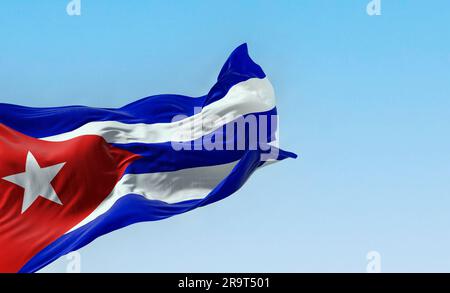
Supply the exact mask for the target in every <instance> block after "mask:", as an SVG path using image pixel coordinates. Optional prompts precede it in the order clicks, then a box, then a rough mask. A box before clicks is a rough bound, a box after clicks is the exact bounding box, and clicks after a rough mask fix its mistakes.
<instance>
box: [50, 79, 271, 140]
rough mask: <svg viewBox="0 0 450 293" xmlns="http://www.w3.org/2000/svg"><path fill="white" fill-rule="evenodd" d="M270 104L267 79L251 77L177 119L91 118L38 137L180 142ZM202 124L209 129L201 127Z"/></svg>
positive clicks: (263, 109)
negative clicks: (124, 120) (130, 121)
mask: <svg viewBox="0 0 450 293" xmlns="http://www.w3.org/2000/svg"><path fill="white" fill-rule="evenodd" d="M274 107H275V94H274V91H273V87H272V85H271V83H270V82H269V80H268V79H267V78H264V79H259V78H252V79H249V80H246V81H243V82H240V83H238V84H236V85H234V86H233V87H232V88H231V89H230V90H229V91H228V93H227V94H226V95H225V96H224V97H223V98H222V99H220V100H218V101H216V102H214V103H212V104H209V105H207V106H206V107H204V108H203V109H202V111H201V112H200V113H198V114H195V115H193V116H190V117H188V118H185V119H182V120H180V121H176V122H170V123H155V124H145V123H138V124H126V123H122V122H117V121H94V122H89V123H87V124H85V125H83V126H81V127H80V128H77V129H75V130H73V131H70V132H66V133H62V134H58V135H54V136H50V137H45V138H42V140H47V141H65V140H68V139H72V138H75V137H78V136H81V135H100V136H102V137H103V138H104V139H105V140H106V141H107V142H108V143H133V142H139V143H160V142H168V141H176V142H184V141H191V140H194V139H197V138H200V137H202V136H204V135H206V134H208V133H211V132H213V131H214V130H216V129H218V128H219V127H221V126H223V125H224V124H226V123H229V122H231V121H233V120H235V119H236V118H238V117H240V116H242V115H246V114H250V113H257V112H265V111H269V110H271V109H273V108H274ZM205 125H208V126H209V129H204V126H205Z"/></svg>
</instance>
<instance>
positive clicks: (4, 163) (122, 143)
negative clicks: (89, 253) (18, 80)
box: [0, 44, 295, 272]
mask: <svg viewBox="0 0 450 293" xmlns="http://www.w3.org/2000/svg"><path fill="white" fill-rule="evenodd" d="M276 118H277V116H276V108H275V98H274V91H273V88H272V86H271V84H270V82H269V81H268V79H267V78H266V76H265V74H264V72H263V71H262V69H261V68H260V67H259V66H258V65H257V64H255V63H254V62H253V61H252V60H251V59H250V57H249V56H248V52H247V46H246V45H245V44H244V45H241V46H240V47H238V48H237V49H236V50H235V51H234V52H233V53H232V54H231V56H230V57H229V59H228V60H227V61H226V63H225V65H224V66H223V68H222V70H221V72H220V74H219V77H218V81H217V83H216V84H215V85H214V86H213V88H212V89H211V90H210V92H209V93H208V94H207V95H205V96H202V97H196V98H193V97H186V96H181V95H157V96H150V97H147V98H144V99H141V100H138V101H136V102H134V103H131V104H129V105H126V106H124V107H122V108H119V109H100V108H90V107H84V106H69V107H59V108H29V107H23V106H16V105H10V104H0V162H1V167H0V247H1V249H0V271H2V272H34V271H37V270H39V269H40V268H42V267H43V266H45V265H47V264H49V263H50V262H52V261H54V260H55V259H57V258H58V257H60V256H61V255H64V254H67V253H69V252H70V251H73V250H77V249H79V248H81V247H83V246H84V245H86V244H88V243H90V242H91V241H93V240H94V239H95V238H97V237H99V236H101V235H103V234H106V233H109V232H111V231H113V230H116V229H119V228H121V227H124V226H127V225H130V224H132V223H136V222H141V221H154V220H161V219H164V218H167V217H171V216H173V215H176V214H180V213H184V212H187V211H189V210H192V209H195V208H197V207H201V206H205V205H208V204H210V203H213V202H215V201H218V200H220V199H223V198H225V197H227V196H229V195H231V194H232V193H233V192H235V191H236V190H237V189H239V188H240V187H241V186H242V185H243V184H244V183H245V181H246V180H247V179H248V177H249V176H250V175H251V174H252V172H254V171H255V170H256V169H258V168H260V167H261V166H263V165H266V164H268V163H272V162H275V161H279V160H283V159H285V158H287V157H295V154H293V153H289V152H286V151H283V150H280V149H279V148H278V139H277V119H276ZM230 129H231V130H230Z"/></svg>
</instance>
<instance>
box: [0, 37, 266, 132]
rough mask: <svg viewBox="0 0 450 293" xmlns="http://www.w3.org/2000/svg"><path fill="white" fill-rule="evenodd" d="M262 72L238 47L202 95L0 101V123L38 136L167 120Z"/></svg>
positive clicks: (206, 103)
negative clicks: (101, 102)
mask: <svg viewBox="0 0 450 293" xmlns="http://www.w3.org/2000/svg"><path fill="white" fill-rule="evenodd" d="M255 77H256V78H264V77H265V74H264V72H263V71H262V69H261V67H259V66H258V65H257V64H256V63H254V62H253V61H252V60H251V58H250V57H249V55H248V50H247V45H246V44H243V45H241V46H239V47H238V48H237V49H236V50H235V51H234V52H233V53H232V54H231V55H230V57H229V58H228V60H227V61H226V63H225V65H224V66H223V68H222V70H221V72H220V74H219V78H218V81H217V83H216V84H215V85H214V86H213V88H212V89H211V90H210V92H209V93H208V94H207V95H205V96H202V97H198V98H193V97H188V96H181V95H156V96H150V97H147V98H143V99H141V100H138V101H136V102H134V103H131V104H128V105H126V106H124V107H122V108H118V109H108V108H91V107H85V106H68V107H54V108H30V107H24V106H17V105H10V104H3V103H0V123H3V124H5V125H7V126H8V127H10V128H12V129H14V130H16V131H19V132H22V133H24V134H26V135H28V136H31V137H36V138H42V137H47V136H53V135H57V134H61V133H64V132H68V131H71V130H74V129H77V128H79V127H81V126H82V125H84V124H86V123H88V122H92V121H111V120H113V121H119V122H123V123H130V124H131V123H147V124H151V123H167V122H171V121H172V118H173V117H174V116H176V115H185V116H192V115H193V114H194V108H195V107H204V106H206V105H209V104H211V103H213V102H215V101H217V100H219V99H221V98H223V97H224V96H225V94H226V93H227V92H228V91H229V90H230V88H231V87H232V86H234V85H235V84H237V83H239V82H242V81H245V80H248V79H250V78H255Z"/></svg>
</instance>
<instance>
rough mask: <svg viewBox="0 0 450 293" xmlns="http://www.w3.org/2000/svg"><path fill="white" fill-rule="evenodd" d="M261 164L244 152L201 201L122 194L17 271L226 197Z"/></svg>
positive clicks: (34, 268)
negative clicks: (134, 226) (140, 224)
mask: <svg viewBox="0 0 450 293" xmlns="http://www.w3.org/2000/svg"><path fill="white" fill-rule="evenodd" d="M292 156H294V157H295V155H293V154H292V153H288V152H281V153H280V156H279V160H282V159H284V158H287V157H292ZM261 164H262V162H261V161H260V152H259V151H248V152H246V153H245V155H244V156H243V157H242V159H241V160H240V162H239V163H238V164H237V165H236V166H235V168H234V169H233V171H232V172H231V173H230V174H229V175H228V176H227V177H226V178H225V179H224V180H223V181H222V182H221V183H220V184H219V185H218V186H216V188H215V189H214V190H213V191H211V193H210V194H209V195H208V196H207V197H206V198H204V199H201V200H190V201H185V202H181V203H176V204H167V203H164V202H161V201H157V200H147V199H145V198H144V197H142V196H140V195H136V194H130V195H127V196H124V197H122V198H121V199H119V200H118V201H117V202H116V203H115V204H114V205H113V206H112V207H111V209H109V210H108V211H107V212H106V213H105V214H103V215H101V216H99V217H97V218H96V219H95V220H93V221H92V222H89V223H88V224H86V225H84V226H82V227H80V228H78V229H76V230H74V231H72V232H70V233H68V234H65V235H63V236H61V237H60V238H58V239H57V240H56V241H54V242H53V243H51V244H50V245H48V246H47V247H46V248H45V249H43V250H41V251H40V252H39V253H38V254H36V255H35V256H34V257H33V258H32V259H31V260H30V261H28V262H27V263H26V264H25V266H23V267H22V269H21V270H20V271H19V272H21V273H27V272H35V271H37V270H39V269H41V268H42V267H44V266H46V265H47V264H49V263H51V262H52V261H54V260H56V259H57V258H58V257H60V256H62V255H64V254H67V253H69V252H71V251H74V250H77V249H80V248H81V247H83V246H85V245H87V244H89V243H90V242H92V241H93V240H94V239H96V238H97V237H100V236H101V235H104V234H107V233H109V232H112V231H114V230H117V229H120V228H122V227H125V226H128V225H131V224H133V223H137V222H143V221H156V220H162V219H165V218H168V217H171V216H174V215H177V214H181V213H185V212H187V211H190V210H192V209H195V208H197V207H201V206H205V205H208V204H211V203H213V202H215V201H218V200H221V199H223V198H225V197H228V196H230V195H231V194H232V193H234V192H235V191H236V190H238V189H239V188H240V187H241V186H242V185H243V184H244V183H245V181H246V180H247V179H248V178H249V177H250V175H251V174H252V173H253V171H255V170H256V168H257V167H259V166H260V165H261Z"/></svg>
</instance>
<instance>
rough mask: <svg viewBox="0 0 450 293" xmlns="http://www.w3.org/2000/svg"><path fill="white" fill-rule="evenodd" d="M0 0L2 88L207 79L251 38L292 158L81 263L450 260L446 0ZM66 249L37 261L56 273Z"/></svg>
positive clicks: (105, 97)
mask: <svg viewBox="0 0 450 293" xmlns="http://www.w3.org/2000/svg"><path fill="white" fill-rule="evenodd" d="M81 2H82V10H81V16H79V17H70V16H68V15H67V14H66V12H65V9H66V5H67V3H69V0H67V1H66V0H59V1H50V0H40V1H13V0H4V1H2V2H1V4H0V11H1V16H0V40H1V42H0V89H1V92H0V101H1V102H8V103H15V104H24V105H29V106H59V105H68V104H83V105H89V106H101V107H118V106H121V105H124V104H127V103H129V102H131V101H133V100H136V99H138V98H141V97H145V96H148V95H152V94H159V93H178V94H185V95H192V96H199V95H203V94H205V93H206V92H207V91H208V90H209V88H210V87H211V86H212V85H213V83H214V81H215V78H216V76H217V74H218V72H219V70H220V68H221V66H222V64H223V62H224V61H225V59H226V58H227V56H228V54H229V53H230V52H231V51H232V50H233V49H234V48H235V47H236V46H238V45H239V44H241V43H243V42H247V43H248V45H249V49H250V54H251V56H252V57H253V59H254V60H255V61H256V62H257V63H259V64H260V65H261V66H262V67H263V69H264V70H265V72H266V74H267V75H268V77H269V78H270V79H271V81H272V83H273V84H274V87H275V90H276V94H277V99H278V100H277V102H278V110H279V114H280V119H281V133H280V136H281V144H282V146H283V148H284V149H286V150H290V151H294V152H296V153H297V154H299V155H300V158H299V159H297V160H287V161H283V162H281V163H279V164H277V165H274V166H272V167H270V168H265V169H262V170H260V171H258V172H257V173H256V174H254V176H253V177H252V178H251V179H250V180H249V182H248V183H247V184H246V185H245V186H244V187H243V188H242V189H241V190H240V191H238V192H237V193H236V194H234V195H233V196H232V197H230V198H228V199H226V200H223V201H221V202H218V203H216V204H214V205H211V206H208V207H205V208H202V209H198V210H195V211H193V212H190V213H187V214H184V215H180V216H177V217H174V218H171V219H168V220H164V221H160V222H147V223H141V224H137V225H133V226H130V227H127V228H125V229H122V230H119V231H116V232H114V233H111V234H108V235H106V236H104V237H101V238H99V239H97V240H95V241H94V242H93V243H91V244H90V245H88V246H87V247H85V248H83V249H81V250H80V253H81V260H82V263H81V265H82V271H83V272H98V271H108V272H116V271H120V272H122V271H131V272H184V271H189V272H249V271H256V272H266V271H268V272H364V271H365V270H366V265H367V260H366V254H367V253H368V252H369V251H373V250H375V251H378V252H379V253H380V255H381V269H382V271H385V272H399V271H414V272H418V271H427V272H428V271H447V272H448V271H450V236H449V235H448V225H449V223H450V213H449V211H450V180H449V175H450V154H449V151H448V150H449V149H450V138H449V135H448V129H449V125H450V26H449V23H448V21H449V17H450V2H449V1H445V0H432V1H407V0H403V1H402V0H382V1H381V2H382V8H381V12H382V15H381V16H368V15H367V13H366V5H367V3H368V2H369V0H334V1H331V0H299V1H287V0H285V1H282V0H280V1H264V0H258V1H257V0H254V1H252V0H242V1H222V2H219V1H206V0H205V1H196V0H192V1H163V0H161V1H138V0H130V1H112V0H108V1H106V0H81ZM67 263H68V262H67V260H66V259H65V258H64V257H63V258H61V259H60V260H58V261H57V262H56V263H54V264H52V265H50V266H49V267H47V268H45V269H44V270H43V271H45V272H56V271H58V272H64V271H65V270H66V266H67Z"/></svg>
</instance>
